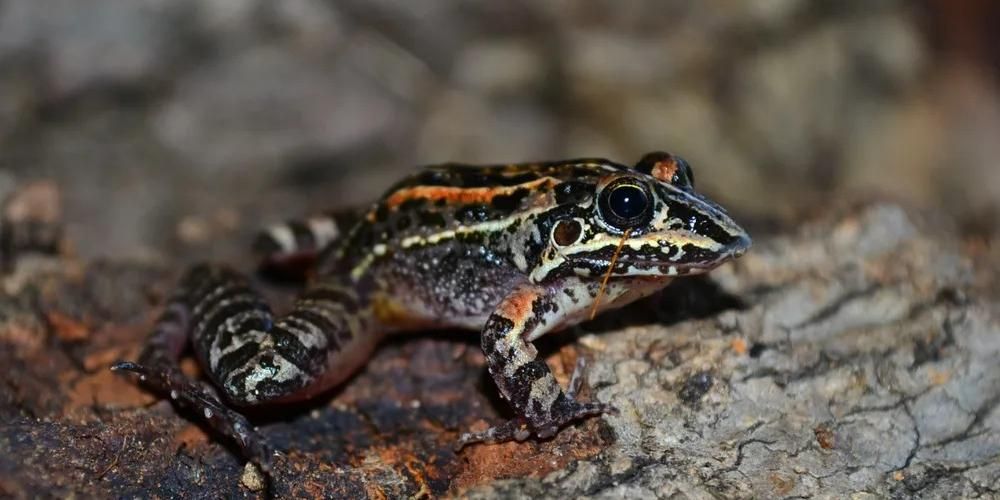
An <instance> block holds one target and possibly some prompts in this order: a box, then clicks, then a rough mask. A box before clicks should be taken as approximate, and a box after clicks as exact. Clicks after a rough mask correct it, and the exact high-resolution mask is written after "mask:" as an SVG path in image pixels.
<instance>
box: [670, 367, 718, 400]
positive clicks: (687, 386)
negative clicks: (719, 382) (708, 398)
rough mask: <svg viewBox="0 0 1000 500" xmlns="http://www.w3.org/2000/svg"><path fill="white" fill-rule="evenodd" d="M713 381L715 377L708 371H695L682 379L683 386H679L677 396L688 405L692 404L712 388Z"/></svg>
mask: <svg viewBox="0 0 1000 500" xmlns="http://www.w3.org/2000/svg"><path fill="white" fill-rule="evenodd" d="M714 383H715V379H714V378H712V374H711V373H710V372H698V373H695V374H693V375H691V376H690V377H688V378H687V380H685V381H684V387H681V390H680V392H679V393H678V394H677V397H679V398H680V399H681V401H683V402H684V403H686V404H687V405H688V406H694V405H696V404H698V402H699V401H701V398H702V397H703V396H705V393H707V392H708V390H709V389H711V388H712V384H714Z"/></svg>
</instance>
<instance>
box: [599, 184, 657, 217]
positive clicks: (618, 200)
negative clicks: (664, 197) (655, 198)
mask: <svg viewBox="0 0 1000 500" xmlns="http://www.w3.org/2000/svg"><path fill="white" fill-rule="evenodd" d="M648 203H649V202H648V200H646V193H645V192H643V190H642V189H641V188H639V187H636V186H628V185H626V186H618V187H616V188H614V189H613V190H612V191H611V196H609V197H608V206H609V208H611V211H612V212H614V214H615V215H617V216H618V217H621V218H622V219H634V218H636V217H638V216H640V215H642V214H643V212H645V211H646V205H647V204H648Z"/></svg>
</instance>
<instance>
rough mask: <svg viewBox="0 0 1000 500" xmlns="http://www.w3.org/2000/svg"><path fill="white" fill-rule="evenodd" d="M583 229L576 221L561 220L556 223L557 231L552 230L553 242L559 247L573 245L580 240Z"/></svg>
mask: <svg viewBox="0 0 1000 500" xmlns="http://www.w3.org/2000/svg"><path fill="white" fill-rule="evenodd" d="M582 231H583V227H582V226H580V223H579V222H578V221H576V220H573V219H571V220H561V221H559V222H556V227H555V229H553V230H552V240H553V241H554V242H555V243H556V245H559V246H563V247H564V246H566V245H572V244H573V243H576V242H577V240H579V239H580V233H581V232H582Z"/></svg>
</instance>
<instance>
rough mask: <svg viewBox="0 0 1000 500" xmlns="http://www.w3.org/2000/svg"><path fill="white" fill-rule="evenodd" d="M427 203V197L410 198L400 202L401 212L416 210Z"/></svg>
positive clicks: (399, 208)
mask: <svg viewBox="0 0 1000 500" xmlns="http://www.w3.org/2000/svg"><path fill="white" fill-rule="evenodd" d="M426 204H427V198H410V199H408V200H406V201H404V202H402V203H400V204H399V207H397V209H398V210H399V211H400V212H415V211H417V210H420V208H421V207H423V206H424V205H426Z"/></svg>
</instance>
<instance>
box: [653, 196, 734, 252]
mask: <svg viewBox="0 0 1000 500" xmlns="http://www.w3.org/2000/svg"><path fill="white" fill-rule="evenodd" d="M667 215H668V216H670V217H671V218H677V219H680V221H681V222H682V223H683V227H684V228H686V229H688V230H690V231H693V232H695V233H697V234H700V235H702V236H707V237H709V238H711V239H713V240H715V241H717V242H719V243H720V244H722V245H728V244H730V243H733V242H734V241H735V240H736V238H737V237H736V236H735V235H733V234H730V233H729V232H728V231H726V230H725V229H723V228H722V226H720V225H719V224H717V223H716V222H715V221H714V220H713V219H712V217H710V216H708V215H706V214H704V213H702V212H700V211H698V210H695V209H693V208H691V206H690V204H689V203H684V202H681V201H678V200H670V201H669V202H668V208H667Z"/></svg>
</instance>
